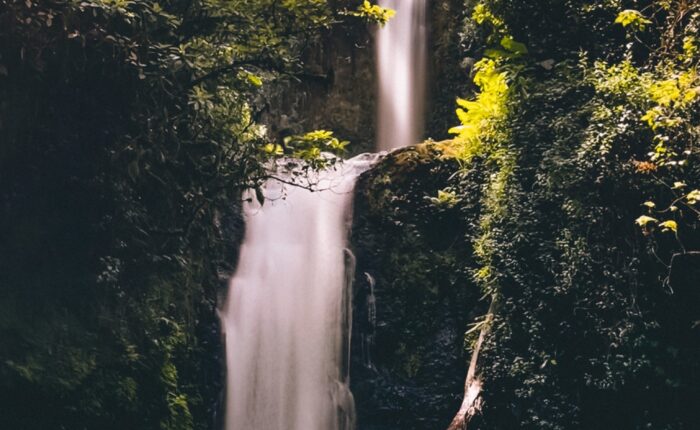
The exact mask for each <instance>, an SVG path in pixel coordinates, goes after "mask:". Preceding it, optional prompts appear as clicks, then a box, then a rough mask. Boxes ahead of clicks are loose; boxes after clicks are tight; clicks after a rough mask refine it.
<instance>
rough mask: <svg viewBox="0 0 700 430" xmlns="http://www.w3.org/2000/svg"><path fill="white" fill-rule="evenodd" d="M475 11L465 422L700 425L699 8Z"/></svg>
mask: <svg viewBox="0 0 700 430" xmlns="http://www.w3.org/2000/svg"><path fill="white" fill-rule="evenodd" d="M469 8H471V10H472V11H473V13H472V15H471V17H469V18H467V20H466V21H465V27H464V28H465V31H464V33H463V34H465V35H466V37H467V38H469V37H471V38H478V39H479V40H481V41H482V43H477V44H474V43H473V40H470V41H469V42H470V43H469V45H471V46H474V45H476V46H479V47H481V48H480V49H478V50H477V51H476V52H471V53H468V54H470V55H472V56H475V57H477V58H481V59H480V60H478V61H477V62H476V64H475V66H474V70H473V72H474V74H473V78H474V79H473V80H474V83H475V85H476V87H477V91H476V93H475V95H474V96H473V97H471V98H469V99H460V100H458V102H459V105H460V109H458V112H457V113H458V116H459V120H460V122H461V124H460V125H459V126H457V127H455V128H454V129H453V130H452V132H454V133H455V134H456V135H457V138H456V145H455V147H454V151H455V154H456V156H457V157H458V158H460V159H461V160H462V162H463V164H464V167H463V168H464V170H465V171H466V172H472V171H475V170H476V171H480V172H482V173H484V172H486V178H487V180H486V181H484V182H483V183H482V184H481V190H482V193H483V197H482V201H481V210H482V213H481V214H480V215H479V216H478V217H476V218H472V222H474V223H475V224H476V226H477V233H476V234H474V236H473V237H472V243H473V246H474V253H475V258H476V260H477V264H475V265H474V266H472V267H473V269H472V270H473V274H474V278H475V280H476V281H477V282H478V283H479V284H480V285H481V288H482V290H483V292H484V293H485V294H487V295H488V297H489V298H490V301H491V303H492V307H491V312H489V313H488V314H487V315H485V316H484V317H483V318H481V319H479V320H477V321H475V328H477V329H478V330H473V331H472V332H471V334H470V335H469V336H468V340H469V341H470V342H471V345H472V346H473V347H476V346H477V344H478V342H477V335H478V334H479V333H483V335H484V338H483V344H482V345H481V351H480V352H481V353H480V356H479V370H478V372H477V375H475V376H476V377H477V379H479V380H481V381H482V382H483V384H484V386H483V391H482V396H481V398H480V399H479V400H477V402H476V406H477V409H479V407H480V411H479V413H476V414H475V417H474V418H473V420H472V424H470V426H469V428H484V429H511V428H537V429H573V428H616V429H623V428H625V429H627V428H629V429H638V428H639V429H641V428H665V429H671V428H673V429H682V428H693V427H694V426H695V424H694V423H696V422H697V419H698V411H697V408H696V406H695V405H696V403H697V399H698V398H700V392H699V391H698V388H697V387H698V375H699V373H698V370H699V369H698V362H697V357H696V353H697V348H698V337H697V335H698V333H697V321H698V320H700V314H699V313H698V312H697V306H698V304H700V302H698V300H697V299H698V292H697V287H698V281H699V279H698V277H697V276H698V275H697V272H693V270H694V269H693V266H694V265H695V266H697V264H698V263H699V262H700V261H699V260H698V257H697V255H698V254H696V253H695V252H696V251H697V250H698V249H699V247H700V242H699V241H700V235H699V234H698V233H699V232H698V226H699V224H698V221H699V219H698V213H699V212H698V209H699V208H698V206H697V203H698V199H697V197H698V187H699V186H700V169H699V168H698V161H699V160H698V159H699V156H700V152H699V151H698V148H697V142H698V137H699V135H698V121H699V117H698V112H699V110H698V107H700V78H699V76H698V74H697V66H698V62H699V61H700V56H698V47H697V34H698V26H699V25H700V4H698V3H697V2H687V1H647V2H644V1H617V0H612V1H605V2H584V1H544V2H520V1H508V0H487V1H482V2H475V3H471V4H470V5H469ZM446 191H449V192H452V193H453V194H454V198H460V192H463V190H462V189H450V190H446ZM467 221H468V220H467ZM635 224H636V225H635ZM472 412H474V411H472Z"/></svg>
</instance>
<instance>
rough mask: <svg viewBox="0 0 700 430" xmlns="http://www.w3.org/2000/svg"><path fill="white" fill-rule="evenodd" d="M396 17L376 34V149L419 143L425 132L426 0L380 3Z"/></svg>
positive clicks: (383, 1)
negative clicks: (377, 83)
mask: <svg viewBox="0 0 700 430" xmlns="http://www.w3.org/2000/svg"><path fill="white" fill-rule="evenodd" d="M379 3H380V4H381V5H382V6H383V7H387V8H390V9H394V10H395V11H396V15H395V16H394V17H393V18H392V19H390V20H389V22H388V23H387V24H386V25H385V27H384V28H382V29H380V30H379V31H378V32H377V37H376V51H377V53H376V54H377V55H376V56H377V73H378V75H379V76H378V77H379V103H378V107H379V108H378V118H377V148H378V149H379V150H382V151H388V150H391V149H394V148H400V147H403V146H407V145H413V144H414V143H418V141H419V140H420V138H421V135H422V133H423V118H424V109H425V103H424V100H425V80H426V69H427V62H426V52H427V48H426V46H427V37H428V36H427V15H426V0H381V1H380V2H379Z"/></svg>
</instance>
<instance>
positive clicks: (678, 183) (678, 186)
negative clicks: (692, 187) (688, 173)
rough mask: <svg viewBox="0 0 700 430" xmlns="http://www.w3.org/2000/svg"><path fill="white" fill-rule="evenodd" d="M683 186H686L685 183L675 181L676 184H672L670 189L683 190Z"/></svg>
mask: <svg viewBox="0 0 700 430" xmlns="http://www.w3.org/2000/svg"><path fill="white" fill-rule="evenodd" d="M685 186H686V184H685V182H680V181H676V182H674V183H673V187H672V188H673V189H674V190H678V189H681V188H684V187H685Z"/></svg>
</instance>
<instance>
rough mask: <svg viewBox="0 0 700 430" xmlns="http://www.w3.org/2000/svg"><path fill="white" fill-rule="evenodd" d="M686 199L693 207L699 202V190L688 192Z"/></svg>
mask: <svg viewBox="0 0 700 430" xmlns="http://www.w3.org/2000/svg"><path fill="white" fill-rule="evenodd" d="M686 199H688V203H690V204H691V205H694V204H695V203H697V202H698V200H700V190H693V191H691V192H689V193H688V195H687V196H686Z"/></svg>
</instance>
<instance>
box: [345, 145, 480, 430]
mask: <svg viewBox="0 0 700 430" xmlns="http://www.w3.org/2000/svg"><path fill="white" fill-rule="evenodd" d="M456 170H457V164H456V162H454V161H453V160H450V159H446V158H442V157H441V153H440V149H439V146H438V145H435V144H429V145H426V144H422V145H418V146H415V147H409V148H404V149H401V150H398V151H394V152H392V153H390V154H389V155H388V156H387V157H386V158H385V159H384V160H382V161H381V162H380V163H379V164H378V165H377V166H375V167H374V168H373V169H372V170H370V171H368V172H366V173H365V174H364V175H363V176H361V178H360V180H359V181H358V184H357V187H356V196H355V209H354V212H355V216H354V224H353V227H352V243H353V249H354V252H355V253H356V257H357V270H356V281H355V287H354V314H353V328H352V350H351V371H350V375H351V384H352V391H353V394H354V396H355V401H356V404H357V412H358V429H360V430H394V429H396V430H398V429H401V430H411V429H415V430H419V429H421V430H423V429H424V430H428V429H431V430H432V429H438V428H442V427H446V426H447V424H449V422H450V419H451V418H452V415H453V414H454V412H455V411H456V410H457V409H458V407H459V404H460V402H461V396H462V392H463V384H464V376H465V374H466V369H467V360H468V357H467V356H466V352H465V348H464V340H463V338H464V333H465V331H466V329H467V324H468V323H469V322H470V321H473V320H474V318H475V317H477V316H478V315H481V314H483V312H484V309H481V307H482V304H480V302H479V291H478V289H477V287H476V286H474V285H473V284H472V283H471V281H470V279H469V276H468V274H467V268H466V267H464V262H465V261H469V260H470V258H471V257H470V255H471V246H470V244H469V243H467V240H466V239H465V238H466V237H468V234H467V233H468V232H467V231H466V229H467V228H468V226H465V224H464V223H462V222H459V219H460V218H461V216H462V212H463V211H465V210H471V208H472V206H471V204H472V202H469V201H456V202H452V201H447V200H448V199H442V200H445V201H444V202H441V201H440V200H441V199H438V198H437V196H438V190H440V189H442V188H443V187H445V185H446V184H449V183H450V177H451V176H452V175H453V174H454V173H455V171H456Z"/></svg>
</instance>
